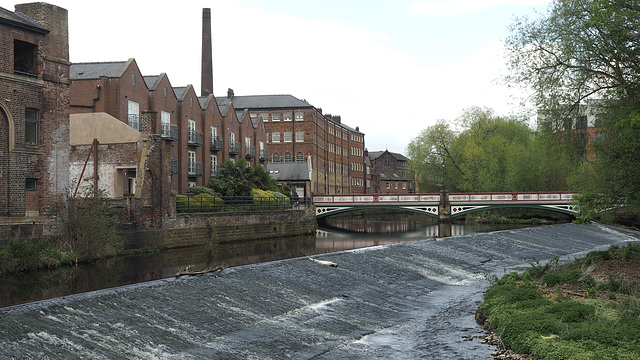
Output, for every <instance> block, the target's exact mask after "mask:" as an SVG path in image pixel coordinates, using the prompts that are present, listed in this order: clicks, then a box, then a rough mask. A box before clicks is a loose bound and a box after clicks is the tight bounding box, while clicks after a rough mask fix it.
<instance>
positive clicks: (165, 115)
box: [160, 111, 171, 124]
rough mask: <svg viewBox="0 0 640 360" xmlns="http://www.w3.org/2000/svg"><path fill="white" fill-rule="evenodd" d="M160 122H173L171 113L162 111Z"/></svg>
mask: <svg viewBox="0 0 640 360" xmlns="http://www.w3.org/2000/svg"><path fill="white" fill-rule="evenodd" d="M160 123H162V124H169V123H171V114H170V113H168V112H166V111H162V112H160Z"/></svg>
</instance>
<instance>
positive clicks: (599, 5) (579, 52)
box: [506, 0, 640, 211]
mask: <svg viewBox="0 0 640 360" xmlns="http://www.w3.org/2000/svg"><path fill="white" fill-rule="evenodd" d="M511 32H512V34H511V36H510V37H509V38H508V39H507V41H506V44H507V46H508V47H509V53H508V63H509V66H510V69H511V75H510V76H509V77H508V78H507V80H508V81H511V82H517V83H520V84H524V85H528V86H530V87H531V88H532V89H533V99H534V101H535V103H536V105H537V106H538V107H539V109H540V110H541V113H543V114H545V116H544V117H542V118H541V119H540V121H539V124H538V125H539V129H540V131H541V132H545V133H547V134H549V133H553V132H557V133H560V132H559V130H562V129H561V128H558V126H557V125H558V124H562V123H564V124H565V125H566V123H567V122H566V120H567V119H569V120H570V119H572V118H573V117H575V116H576V115H577V111H578V109H579V106H580V105H581V104H582V103H583V102H585V101H588V100H589V101H592V102H593V101H597V103H598V107H599V108H598V113H599V117H600V120H601V126H602V127H603V129H604V130H603V132H604V134H603V136H602V137H601V138H600V139H598V143H597V144H596V148H595V149H596V152H597V154H598V156H597V157H596V160H595V162H594V163H590V164H584V165H583V166H582V168H581V171H579V172H577V173H576V174H575V176H574V180H575V182H574V183H575V184H576V185H577V186H578V187H579V189H580V190H582V191H583V193H584V194H585V196H584V198H583V200H584V201H583V202H582V203H581V207H583V209H586V210H592V211H593V210H594V209H595V208H596V207H597V208H610V207H615V206H618V205H620V204H621V203H626V204H627V205H632V206H638V205H640V195H639V194H640V181H637V179H638V175H640V174H638V172H639V170H638V158H639V156H640V142H639V141H638V140H637V139H638V114H639V112H640V5H639V4H638V3H637V2H632V1H625V0H556V1H554V2H553V4H552V5H551V8H550V10H549V11H548V13H547V14H546V15H545V16H542V17H540V18H539V19H537V20H528V19H522V20H519V21H518V22H516V23H515V24H514V25H513V26H512V28H511ZM557 138H558V140H559V145H560V144H564V145H566V144H568V143H570V141H567V140H571V139H567V138H566V137H565V138H564V139H563V138H562V137H561V136H557ZM560 148H561V147H558V149H560ZM585 199H590V200H589V201H587V200H585ZM595 199H598V200H597V201H596V200H595Z"/></svg>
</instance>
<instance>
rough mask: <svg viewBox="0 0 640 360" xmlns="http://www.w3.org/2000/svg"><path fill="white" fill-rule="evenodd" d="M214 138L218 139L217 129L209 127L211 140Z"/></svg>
mask: <svg viewBox="0 0 640 360" xmlns="http://www.w3.org/2000/svg"><path fill="white" fill-rule="evenodd" d="M216 137H218V128H217V127H215V126H212V127H211V138H212V139H215V138H216Z"/></svg>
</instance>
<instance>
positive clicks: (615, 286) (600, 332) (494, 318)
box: [476, 244, 640, 359]
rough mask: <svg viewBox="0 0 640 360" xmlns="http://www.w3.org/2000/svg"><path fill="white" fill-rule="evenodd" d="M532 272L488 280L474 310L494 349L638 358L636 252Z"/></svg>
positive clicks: (639, 270)
mask: <svg viewBox="0 0 640 360" xmlns="http://www.w3.org/2000/svg"><path fill="white" fill-rule="evenodd" d="M531 265H532V266H531V268H530V269H529V270H527V271H525V272H523V273H522V274H518V273H515V272H513V273H510V274H507V275H505V276H503V277H502V278H501V279H499V280H498V279H497V278H495V277H494V278H492V279H490V280H492V285H491V287H490V288H489V290H488V291H487V293H486V294H485V298H484V302H483V304H482V305H481V306H480V307H479V308H478V310H477V313H476V318H477V320H478V322H479V323H480V324H482V325H484V326H485V327H487V328H489V329H491V330H492V331H493V332H495V333H496V334H497V335H499V345H500V346H501V347H503V348H504V349H510V350H513V351H514V352H515V353H518V354H528V355H532V356H534V357H535V358H543V359H638V358H640V300H639V296H640V245H632V244H630V245H628V246H626V247H624V248H617V247H612V248H610V249H609V250H607V251H595V252H591V253H589V254H587V255H586V256H585V257H584V258H581V259H577V260H575V261H574V262H572V263H570V264H559V262H558V261H557V259H554V260H552V261H550V262H548V263H546V264H544V265H542V264H539V263H538V262H537V261H534V262H532V263H531ZM511 358H518V357H511ZM520 358H524V357H520Z"/></svg>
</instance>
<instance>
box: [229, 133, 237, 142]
mask: <svg viewBox="0 0 640 360" xmlns="http://www.w3.org/2000/svg"><path fill="white" fill-rule="evenodd" d="M234 142H236V134H235V133H229V143H231V144H232V143H234Z"/></svg>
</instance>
